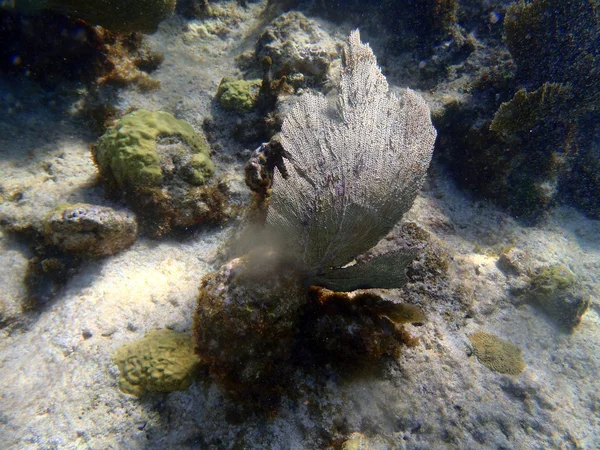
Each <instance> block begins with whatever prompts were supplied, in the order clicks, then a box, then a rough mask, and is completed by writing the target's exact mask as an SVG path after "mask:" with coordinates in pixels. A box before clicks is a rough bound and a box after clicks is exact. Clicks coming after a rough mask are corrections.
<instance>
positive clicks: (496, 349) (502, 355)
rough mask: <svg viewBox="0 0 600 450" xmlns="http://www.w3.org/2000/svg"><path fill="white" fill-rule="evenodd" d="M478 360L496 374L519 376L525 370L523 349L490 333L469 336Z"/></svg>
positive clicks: (480, 332) (481, 332)
mask: <svg viewBox="0 0 600 450" xmlns="http://www.w3.org/2000/svg"><path fill="white" fill-rule="evenodd" d="M469 340H470V341H471V344H473V354H474V355H475V356H477V360H478V361H479V362H480V363H481V364H483V365H484V366H485V367H487V368H488V369H490V370H493V371H494V372H499V373H504V374H507V375H519V374H520V373H521V372H523V370H524V369H525V363H524V362H523V359H522V358H521V349H520V348H519V347H517V346H516V345H514V344H511V343H510V342H508V341H505V340H503V339H500V338H499V337H498V336H496V335H494V334H490V333H484V332H483V331H478V332H476V333H473V334H470V335H469Z"/></svg>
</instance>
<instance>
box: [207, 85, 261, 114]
mask: <svg viewBox="0 0 600 450" xmlns="http://www.w3.org/2000/svg"><path fill="white" fill-rule="evenodd" d="M261 84H262V81H261V80H235V79H233V78H231V77H224V78H223V79H222V80H221V83H220V84H219V89H218V90H217V99H218V100H219V105H221V108H223V109H225V110H227V111H235V112H238V113H246V112H249V111H251V110H253V109H254V108H255V107H256V106H257V103H258V96H259V92H260V87H261Z"/></svg>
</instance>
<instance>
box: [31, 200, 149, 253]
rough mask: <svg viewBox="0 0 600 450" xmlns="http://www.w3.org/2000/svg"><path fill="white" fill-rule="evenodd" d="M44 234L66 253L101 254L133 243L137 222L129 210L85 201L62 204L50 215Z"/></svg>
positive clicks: (121, 248)
mask: <svg viewBox="0 0 600 450" xmlns="http://www.w3.org/2000/svg"><path fill="white" fill-rule="evenodd" d="M43 233H44V235H45V237H46V241H47V242H48V243H49V244H50V245H53V246H55V247H57V248H58V249H60V250H62V251H64V252H66V253H72V254H76V255H79V256H88V257H99V256H107V255H112V254H114V253H116V252H118V251H120V250H123V249H124V248H127V247H129V246H130V245H131V244H133V243H134V242H135V240H136V238H137V222H136V220H135V217H134V216H133V214H132V213H129V212H128V211H118V210H115V209H113V208H110V207H107V206H98V205H89V204H85V203H78V204H75V205H70V204H62V205H58V206H57V207H56V208H55V209H54V211H52V212H51V213H50V214H48V216H47V218H46V220H45V223H44V230H43Z"/></svg>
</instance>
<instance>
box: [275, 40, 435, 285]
mask: <svg viewBox="0 0 600 450" xmlns="http://www.w3.org/2000/svg"><path fill="white" fill-rule="evenodd" d="M435 137H436V131H435V129H434V127H433V125H432V124H431V118H430V112H429V108H428V107H427V104H426V103H425V101H424V100H423V99H422V98H421V97H420V96H419V95H418V94H416V93H415V92H413V91H411V90H410V89H406V90H405V91H404V93H403V94H402V96H401V97H397V96H395V95H394V94H392V93H389V92H388V84H387V81H386V79H385V77H384V76H383V74H382V73H381V69H380V68H379V67H378V66H377V59H376V58H375V55H374V54H373V52H372V50H371V48H370V46H369V45H368V44H363V43H361V42H360V34H359V32H358V30H356V31H354V32H352V33H351V34H350V37H349V39H348V44H347V45H346V48H345V51H344V55H343V71H342V79H341V85H340V88H339V94H338V97H337V101H336V102H335V104H332V103H331V102H329V101H328V99H327V98H325V97H323V96H320V95H313V94H306V95H304V96H303V97H302V99H301V100H300V101H299V102H298V104H297V105H296V106H295V108H294V109H293V110H292V111H291V113H290V114H289V115H288V116H287V117H286V119H285V121H284V123H283V128H282V131H281V143H282V144H283V148H284V150H285V157H286V159H287V160H286V166H287V172H288V176H287V177H286V179H284V177H283V176H282V174H281V173H280V172H276V173H275V174H274V178H273V193H272V196H271V199H270V206H269V210H268V213H267V219H266V227H267V230H268V231H269V232H272V233H274V234H275V233H277V234H279V235H280V236H282V238H283V239H285V243H286V244H285V245H286V248H287V249H289V250H290V254H292V255H297V256H298V257H299V259H300V261H301V263H302V265H303V266H304V267H305V269H306V270H307V272H308V273H309V277H310V279H311V281H312V282H313V284H319V285H322V286H325V287H328V288H331V289H334V290H353V289H356V288H359V287H397V286H399V285H401V284H403V278H404V275H403V274H404V268H405V266H406V265H407V264H408V263H409V262H410V261H411V259H412V255H408V254H406V253H396V254H387V255H382V256H380V257H378V258H374V259H372V260H370V261H369V262H368V263H363V264H354V265H350V266H349V267H344V266H348V264H351V263H352V261H353V260H354V258H356V256H358V255H360V254H361V253H363V252H365V251H366V250H368V249H369V248H371V247H372V246H373V245H375V244H376V243H377V242H378V241H379V240H380V239H381V238H382V237H383V236H385V235H386V234H387V233H388V232H389V231H390V230H391V229H392V228H393V226H394V225H395V224H396V223H397V222H398V221H399V220H400V218H401V217H402V215H403V214H404V213H405V212H407V211H408V210H409V209H410V207H411V206H412V204H413V202H414V200H415V197H416V195H417V192H418V190H419V189H420V188H421V185H422V183H423V181H424V179H425V174H426V171H427V168H428V166H429V163H430V161H431V154H432V151H433V144H434V142H435ZM390 266H394V270H393V271H388V274H387V275H386V277H383V278H382V277H378V278H379V279H377V280H374V276H375V275H376V274H381V269H382V267H390Z"/></svg>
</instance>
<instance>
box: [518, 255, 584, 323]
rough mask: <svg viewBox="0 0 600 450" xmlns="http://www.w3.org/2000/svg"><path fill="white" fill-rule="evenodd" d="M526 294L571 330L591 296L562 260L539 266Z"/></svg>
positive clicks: (531, 300)
mask: <svg viewBox="0 0 600 450" xmlns="http://www.w3.org/2000/svg"><path fill="white" fill-rule="evenodd" d="M525 297H526V299H527V300H528V301H529V302H531V303H533V304H534V305H535V306H537V307H539V308H540V309H542V311H544V312H545V313H546V314H547V315H548V317H550V318H551V319H552V320H553V321H554V322H555V323H556V324H557V325H559V326H560V327H562V328H565V329H567V330H568V331H572V330H573V329H574V328H575V327H576V326H577V325H579V323H580V322H581V318H582V316H583V315H584V314H585V312H586V311H587V309H588V307H589V305H590V296H589V295H587V294H586V293H584V292H581V291H580V287H579V286H578V283H577V277H576V276H575V274H574V273H573V272H572V271H571V270H570V269H569V268H568V267H566V266H564V265H562V264H554V265H551V266H546V267H542V268H540V269H538V271H537V272H536V273H534V274H533V275H532V276H531V279H530V284H529V287H528V288H527V290H526V293H525Z"/></svg>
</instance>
